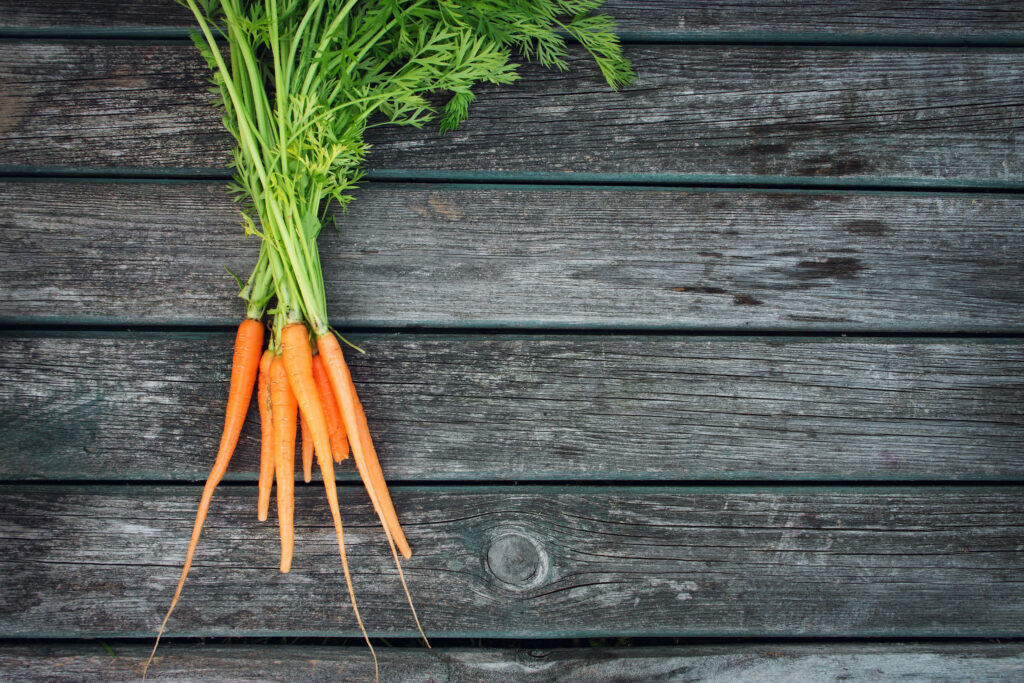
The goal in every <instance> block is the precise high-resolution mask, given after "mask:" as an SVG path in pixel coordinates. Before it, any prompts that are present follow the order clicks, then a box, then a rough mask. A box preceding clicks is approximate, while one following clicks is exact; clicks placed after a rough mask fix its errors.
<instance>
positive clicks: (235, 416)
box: [142, 318, 263, 678]
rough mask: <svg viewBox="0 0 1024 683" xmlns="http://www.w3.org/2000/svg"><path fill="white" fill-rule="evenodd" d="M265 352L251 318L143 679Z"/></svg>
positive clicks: (240, 335) (244, 325)
mask: <svg viewBox="0 0 1024 683" xmlns="http://www.w3.org/2000/svg"><path fill="white" fill-rule="evenodd" d="M262 350H263V323H261V322H260V321H259V320H254V319H252V318H247V319H245V320H243V321H242V322H241V324H239V326H238V331H237V332H236V334H235V351H234V355H233V357H232V359H231V385H230V388H229V389H228V403H227V409H226V410H225V411H224V430H223V432H222V433H221V437H220V447H219V448H218V449H217V458H216V459H215V460H214V462H213V467H212V468H211V469H210V474H209V476H208V477H207V478H206V485H205V486H204V487H203V494H202V497H201V498H200V499H199V507H198V509H197V510H196V521H195V524H194V525H193V526H192V538H191V539H190V540H189V543H188V550H187V551H186V553H185V565H184V566H183V567H182V569H181V578H180V579H178V587H177V588H176V589H175V591H174V597H173V598H171V606H170V607H168V608H167V614H166V615H164V620H163V622H162V623H161V624H160V630H159V631H158V632H157V634H156V642H155V643H153V651H152V652H151V653H150V654H149V659H148V660H147V661H146V666H145V667H144V668H143V670H142V672H143V673H142V675H143V678H145V675H146V672H147V671H148V670H149V665H150V663H152V661H153V655H155V654H156V648H157V646H158V645H159V644H160V636H162V635H163V633H164V628H165V627H166V626H167V620H168V619H170V618H171V612H173V611H174V607H175V605H177V604H178V599H179V598H181V590H182V588H184V586H185V577H187V576H188V571H189V569H190V568H191V567H192V558H193V556H194V555H195V552H196V546H198V545H199V534H200V532H201V531H202V529H203V522H205V521H206V515H207V513H208V512H209V510H210V501H211V500H212V499H213V491H214V489H215V488H217V484H219V483H220V480H221V479H223V477H224V473H225V472H226V471H227V469H228V463H229V462H230V461H231V456H232V454H233V453H234V452H235V446H236V445H238V436H239V435H240V434H241V433H242V425H243V424H245V415H246V413H247V412H248V411H249V401H250V399H251V398H252V389H253V384H255V383H256V373H257V371H258V370H259V365H260V355H261V352H262Z"/></svg>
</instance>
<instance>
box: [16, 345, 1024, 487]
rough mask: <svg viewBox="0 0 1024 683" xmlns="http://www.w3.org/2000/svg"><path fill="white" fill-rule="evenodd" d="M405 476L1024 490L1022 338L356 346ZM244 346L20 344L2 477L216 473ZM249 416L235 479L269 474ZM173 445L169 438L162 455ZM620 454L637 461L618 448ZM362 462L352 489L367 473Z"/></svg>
mask: <svg viewBox="0 0 1024 683" xmlns="http://www.w3.org/2000/svg"><path fill="white" fill-rule="evenodd" d="M358 341H359V343H360V344H362V345H363V346H364V347H365V348H366V349H367V350H368V354H367V355H366V356H360V355H358V354H352V355H351V356H350V360H351V363H352V366H353V374H354V375H355V378H356V381H357V382H358V383H359V386H360V387H361V389H360V391H361V395H362V397H363V400H364V403H365V405H366V410H367V414H368V415H369V419H370V423H371V428H372V429H373V432H374V434H375V435H376V436H375V438H376V442H377V446H378V450H379V451H380V453H381V454H382V456H381V457H382V458H383V462H384V467H385V471H386V473H387V475H388V477H389V478H391V479H392V480H396V479H397V480H408V481H429V480H441V481H451V480H470V481H474V480H479V481H502V480H505V481H507V480H531V479H533V480H555V479H563V480H590V481H600V480H608V479H612V480H621V479H638V480H641V479H646V480H652V479H654V480H656V479H661V480H683V479H687V480H744V479H781V480H806V479H814V480H819V479H833V480H911V481H912V480H915V479H942V480H958V481H963V480H991V479H1000V478H1010V479H1021V478H1022V475H1024V462H1022V461H1021V458H1020V444H1021V442H1022V441H1024V411H1022V410H1021V406H1022V405H1024V383H1022V382H1021V379H1020V378H1021V377H1022V376H1024V347H1022V346H1021V345H1020V344H1019V343H1016V342H1014V341H1000V342H991V343H986V342H979V341H971V340H951V341H949V340H947V341H935V342H927V343H918V342H915V341H900V340H850V339H846V340H843V339H835V338H823V339H813V340H806V339H805V340H800V339H783V338H769V339H763V338H762V339H756V338H755V339H746V338H732V339H713V340H709V339H700V338H686V337H681V338H680V337H639V338H638V337H618V336H616V337H575V336H570V337H558V336H553V337H511V336H471V337H461V338H460V337H452V336H449V335H443V336H428V335H402V336H370V337H366V336H362V337H358ZM230 345H231V337H230V335H228V334H220V335H168V334H166V333H152V334H127V335H118V334H95V335H91V334H82V335H76V336H72V337H63V336H61V337H56V336H54V337H46V336H44V337H33V336H10V335H8V336H5V337H3V343H2V345H0V478H2V479H6V480H24V479H29V480H32V479H65V480H66V479H82V480H117V481H121V480H182V479H184V480H191V481H196V480H202V479H204V478H205V477H206V474H207V472H208V470H209V467H210V464H211V463H212V457H213V454H214V453H215V452H216V448H217V443H218V441H217V440H218V439H219V435H220V429H221V426H222V423H223V404H224V401H225V398H226V396H225V394H226V392H227V385H228V373H229V372H230V358H231V349H230ZM256 421H257V416H256V414H255V409H253V410H252V411H251V413H250V420H249V424H248V425H247V426H246V428H245V431H244V432H243V435H242V440H241V444H240V446H239V450H238V453H237V455H236V456H235V459H234V461H233V462H232V464H231V467H230V468H229V471H228V477H229V478H230V479H235V480H239V481H250V482H251V481H254V480H255V476H256V472H257V471H258V457H259V455H258V454H259V436H258V429H257V426H256ZM169 445H173V447H169ZM624 455H627V457H623V456H624ZM350 465H351V463H347V464H346V465H345V466H341V467H340V471H341V474H340V476H342V477H345V478H348V479H353V478H354V473H353V470H352V468H351V466H350Z"/></svg>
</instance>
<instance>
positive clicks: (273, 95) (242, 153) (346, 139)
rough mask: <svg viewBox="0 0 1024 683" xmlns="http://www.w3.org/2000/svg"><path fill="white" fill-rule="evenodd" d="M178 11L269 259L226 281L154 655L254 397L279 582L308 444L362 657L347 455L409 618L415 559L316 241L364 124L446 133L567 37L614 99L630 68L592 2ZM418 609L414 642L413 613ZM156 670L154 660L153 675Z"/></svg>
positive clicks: (249, 230)
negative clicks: (190, 24) (232, 288)
mask: <svg viewBox="0 0 1024 683" xmlns="http://www.w3.org/2000/svg"><path fill="white" fill-rule="evenodd" d="M179 1H180V2H181V3H182V4H183V5H185V6H186V7H188V8H189V9H190V10H191V11H192V13H193V15H194V16H195V18H196V21H197V23H198V26H199V29H198V31H197V32H195V33H194V35H193V40H194V42H195V44H196V46H197V47H198V49H199V51H200V53H201V54H202V55H203V57H204V58H205V59H206V62H207V64H208V65H209V67H210V68H211V71H212V73H213V79H212V80H213V84H214V90H215V92H216V93H217V94H218V95H219V98H218V104H219V105H220V106H222V107H223V123H224V126H225V127H226V128H227V130H228V131H229V132H230V133H231V134H232V135H233V136H234V138H235V141H236V143H237V146H236V147H235V149H234V153H233V161H232V164H231V165H232V167H233V168H234V171H235V175H234V182H233V184H232V186H231V189H232V191H233V192H234V194H235V196H236V198H237V199H238V200H239V201H240V203H241V206H242V218H243V226H244V228H245V232H246V234H247V235H256V236H258V237H259V238H260V239H261V248H260V254H259V258H258V260H257V263H256V266H255V268H254V269H253V272H252V274H251V275H250V277H249V278H248V280H246V281H244V282H243V281H242V280H241V279H238V278H236V279H238V282H239V287H240V294H239V296H240V297H241V298H242V299H243V300H244V301H245V302H246V317H245V319H244V320H243V321H242V323H241V324H240V325H239V326H238V331H237V335H236V339H235V350H234V358H233V360H232V369H231V384H230V389H229V394H228V402H227V410H226V417H225V425H224V431H223V434H222V437H221V441H220V448H219V449H218V452H217V457H216V460H215V462H214V465H213V468H212V469H211V471H210V474H209V477H208V479H207V481H206V485H205V487H204V488H203V493H202V497H201V499H200V501H199V507H198V510H197V513H196V520H195V524H194V526H193V530H192V536H191V540H190V541H189V546H188V551H187V553H186V556H185V563H184V567H183V568H182V572H181V578H180V580H179V581H178V585H177V589H176V590H175V593H174V597H173V598H172V600H171V605H170V607H169V609H168V610H167V614H166V616H165V617H164V620H163V622H162V624H161V626H160V630H159V632H158V634H157V644H158V643H159V639H160V636H161V635H162V634H163V632H164V629H165V628H166V626H167V622H168V619H169V618H170V616H171V613H172V612H173V610H174V607H175V605H177V603H178V600H179V599H180V597H181V593H182V589H183V587H184V585H185V579H186V577H187V575H188V572H189V569H190V567H191V565H192V560H193V557H194V555H195V552H196V548H197V545H198V542H199V536H200V532H201V530H202V527H203V523H204V521H205V519H206V516H207V514H208V512H209V509H210V503H211V500H212V498H213V493H214V489H215V488H216V487H217V485H218V483H219V482H220V480H221V479H222V477H223V476H224V473H225V472H226V470H227V467H228V463H229V461H230V459H231V455H232V453H233V452H234V450H235V446H236V444H237V442H238V438H239V435H240V433H241V429H242V425H243V423H244V421H245V416H246V413H247V411H248V407H249V404H250V402H251V399H252V394H253V391H254V390H255V392H256V397H257V402H258V404H259V414H260V423H261V428H262V441H261V454H260V473H259V488H258V491H259V493H258V500H257V516H258V519H259V520H260V521H264V520H266V519H267V517H268V515H269V510H270V501H271V492H272V488H273V484H274V482H275V481H276V484H277V517H278V524H279V526H280V536H281V571H282V572H287V571H289V570H290V568H291V561H292V550H293V546H294V531H293V518H294V501H293V495H294V483H295V447H296V435H297V433H301V436H302V470H303V479H304V480H305V481H306V482H309V481H310V480H311V478H312V466H313V455H314V454H315V455H316V461H317V463H318V465H319V467H320V472H321V476H322V479H323V483H324V488H325V491H326V494H327V503H328V506H329V508H330V511H331V517H332V519H333V521H334V528H335V532H336V534H337V537H338V551H339V553H340V556H341V563H342V569H343V571H344V576H345V581H346V584H347V587H348V593H349V597H350V598H351V600H352V609H353V612H354V614H355V617H356V620H357V622H358V624H359V628H360V630H361V632H362V634H363V637H364V639H365V640H366V643H367V645H370V640H369V637H368V635H367V632H366V628H365V627H364V625H363V621H362V619H361V618H360V616H359V610H358V608H357V606H356V600H355V592H354V590H353V586H352V580H351V576H350V573H349V568H348V562H347V559H346V555H345V543H344V535H343V527H342V521H341V513H340V509H339V505H338V494H337V489H336V485H335V476H334V465H335V464H336V463H340V462H342V461H343V460H345V459H346V458H347V457H348V454H349V451H350V450H351V454H352V460H353V461H354V462H355V466H356V469H357V470H358V472H359V476H360V477H361V479H362V482H363V484H364V486H365V488H366V491H367V493H368V494H369V498H370V502H371V504H372V505H373V509H374V511H375V512H376V514H377V516H378V517H379V518H380V521H381V525H382V527H383V531H384V535H385V537H386V539H387V542H388V544H389V546H390V548H391V552H392V555H393V556H394V560H395V564H396V567H397V569H398V575H399V577H400V579H401V581H402V585H403V587H404V588H405V593H406V597H407V599H408V601H409V605H410V608H412V598H411V596H410V595H409V590H408V587H407V586H406V584H405V577H404V575H403V573H402V567H401V562H400V561H399V558H398V554H399V553H401V555H402V557H404V558H406V559H408V558H409V557H411V555H412V550H411V549H410V547H409V543H408V542H407V540H406V538H405V534H404V533H403V532H402V528H401V526H400V525H399V523H398V516H397V514H396V512H395V508H394V505H393V504H392V501H391V496H390V494H389V493H388V488H387V485H386V484H385V481H384V475H383V472H382V470H381V466H380V462H379V460H378V458H377V453H376V451H375V449H374V446H373V441H372V439H371V437H370V432H369V429H368V427H367V422H366V415H365V414H364V412H363V407H362V405H361V403H360V401H359V397H358V395H357V393H356V388H355V386H354V384H353V382H352V376H351V374H350V373H349V369H348V366H347V364H346V362H345V358H344V354H343V353H342V348H341V344H339V338H340V335H338V334H337V332H336V331H335V330H334V329H333V328H331V326H330V324H329V322H328V318H327V303H326V294H325V288H324V280H323V273H322V270H321V267H320V257H319V251H318V246H317V240H318V237H319V235H320V232H321V230H322V227H323V225H324V224H325V222H326V219H327V217H328V214H327V211H328V208H329V206H330V205H331V204H338V205H340V207H341V208H342V209H344V208H345V206H346V205H347V203H348V202H349V201H351V199H352V195H351V190H352V189H353V188H355V187H356V185H357V184H358V181H359V180H360V178H361V177H362V164H363V160H364V158H365V155H366V152H367V149H368V145H367V144H366V143H365V141H364V134H365V131H366V130H367V129H368V128H370V127H373V126H379V125H389V124H390V125H411V126H417V127H418V126H422V125H423V124H424V123H426V122H428V121H430V120H432V119H434V118H440V124H441V130H442V131H446V130H451V129H454V128H456V127H457V126H458V125H459V124H460V122H462V121H463V120H464V119H465V118H467V116H468V114H469V106H470V104H471V103H472V102H473V100H474V99H475V95H474V93H473V87H474V86H475V85H476V84H478V83H480V82H487V83H496V84H506V83H511V82H513V81H515V80H517V79H518V78H519V75H518V72H517V68H518V64H515V63H513V62H512V61H511V59H512V53H513V51H515V52H518V53H519V54H520V55H521V56H522V57H524V58H526V59H529V60H534V61H537V62H539V63H540V64H541V65H543V66H547V67H553V68H557V69H560V70H565V69H567V68H568V62H567V56H568V49H567V47H566V42H565V39H566V37H572V38H574V39H575V40H576V41H577V42H579V43H580V44H581V45H582V46H583V47H584V48H585V49H586V50H587V51H588V52H589V53H590V54H591V56H592V57H593V58H594V59H595V61H596V63H597V65H598V67H599V68H600V69H601V72H602V74H603V76H604V78H605V80H606V81H607V82H608V84H609V85H610V86H611V87H612V88H617V87H619V86H622V85H625V84H627V83H629V82H630V80H631V79H632V77H633V74H632V68H631V66H630V64H629V62H628V61H627V60H626V59H624V58H623V56H622V54H621V51H620V48H619V43H618V39H617V37H616V36H615V33H614V23H613V22H612V20H611V19H610V18H609V17H607V16H605V15H599V14H598V15H595V14H592V11H593V10H594V9H596V8H597V7H598V6H599V5H600V4H601V1H602V0H179ZM436 93H448V94H449V95H450V96H449V99H448V100H447V102H446V103H445V104H444V105H443V106H441V107H440V111H438V110H437V108H435V106H434V104H432V102H431V101H430V99H428V97H429V96H430V95H432V94H436ZM268 314H269V315H270V317H271V319H270V322H269V323H265V322H264V318H265V316H267V315H268ZM268 332H269V334H268ZM342 341H344V339H342ZM353 348H355V347H353ZM412 614H413V617H414V619H415V620H416V625H417V628H418V629H419V631H420V634H421V635H423V629H422V628H421V627H420V624H419V619H418V618H417V617H416V612H415V609H414V608H412ZM424 640H426V637H425V636H424ZM428 646H429V643H428ZM156 647H157V645H156V644H154V647H153V653H155V652H156ZM370 650H371V652H372V651H373V648H372V645H371V646H370ZM152 659H153V655H152V654H151V655H150V659H149V662H147V664H146V669H147V670H148V667H149V664H150V663H151V662H152ZM376 661H377V660H376V655H375V654H374V662H375V665H376Z"/></svg>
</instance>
